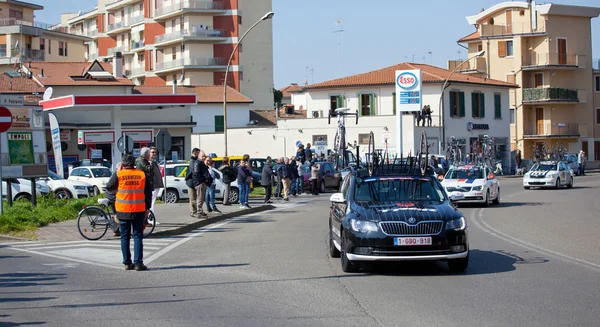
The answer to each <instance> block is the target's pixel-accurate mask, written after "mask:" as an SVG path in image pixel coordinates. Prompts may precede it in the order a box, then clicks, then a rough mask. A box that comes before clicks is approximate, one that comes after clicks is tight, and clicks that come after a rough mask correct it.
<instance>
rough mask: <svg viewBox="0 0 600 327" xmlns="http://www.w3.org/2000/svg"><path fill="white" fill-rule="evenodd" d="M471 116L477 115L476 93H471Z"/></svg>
mask: <svg viewBox="0 0 600 327" xmlns="http://www.w3.org/2000/svg"><path fill="white" fill-rule="evenodd" d="M471 116H472V117H473V118H476V117H477V93H471Z"/></svg>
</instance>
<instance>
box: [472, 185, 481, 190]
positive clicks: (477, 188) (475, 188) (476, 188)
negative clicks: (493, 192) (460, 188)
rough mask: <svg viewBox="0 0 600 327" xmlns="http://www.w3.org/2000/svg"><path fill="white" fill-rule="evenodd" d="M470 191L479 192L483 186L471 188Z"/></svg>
mask: <svg viewBox="0 0 600 327" xmlns="http://www.w3.org/2000/svg"><path fill="white" fill-rule="evenodd" d="M471 190H472V191H481V190H483V185H479V186H473V188H472V189H471Z"/></svg>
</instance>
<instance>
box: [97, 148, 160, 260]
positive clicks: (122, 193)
mask: <svg viewBox="0 0 600 327" xmlns="http://www.w3.org/2000/svg"><path fill="white" fill-rule="evenodd" d="M122 164H123V169H121V170H120V171H118V172H117V173H116V174H113V175H112V176H111V178H110V179H109V181H108V183H107V184H106V189H107V190H108V191H116V192H117V193H116V199H115V209H116V212H117V218H118V219H119V224H120V229H121V252H122V254H123V265H125V270H133V269H135V270H136V271H142V270H147V269H148V267H146V266H145V265H144V246H143V243H142V238H143V232H144V220H145V218H146V217H147V216H148V214H149V213H150V207H151V206H152V187H153V185H152V181H151V180H150V179H149V178H147V177H146V174H145V173H144V171H142V170H139V169H136V168H135V159H134V157H133V156H132V155H129V154H127V155H125V156H124V157H123V161H122ZM132 230H133V262H132V261H131V251H130V250H129V242H130V240H131V234H132Z"/></svg>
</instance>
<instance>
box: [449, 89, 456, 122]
mask: <svg viewBox="0 0 600 327" xmlns="http://www.w3.org/2000/svg"><path fill="white" fill-rule="evenodd" d="M448 94H449V95H450V117H454V116H455V115H454V106H455V105H457V103H454V97H455V96H456V92H449V93H448Z"/></svg>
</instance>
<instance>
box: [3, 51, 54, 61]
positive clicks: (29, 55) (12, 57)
mask: <svg viewBox="0 0 600 327" xmlns="http://www.w3.org/2000/svg"><path fill="white" fill-rule="evenodd" d="M45 58H46V57H45V51H44V50H31V49H22V50H19V49H17V50H12V51H10V53H9V52H8V51H6V50H5V49H4V50H0V64H2V65H7V64H13V63H15V62H16V61H17V60H19V59H22V60H23V61H44V59H45Z"/></svg>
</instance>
